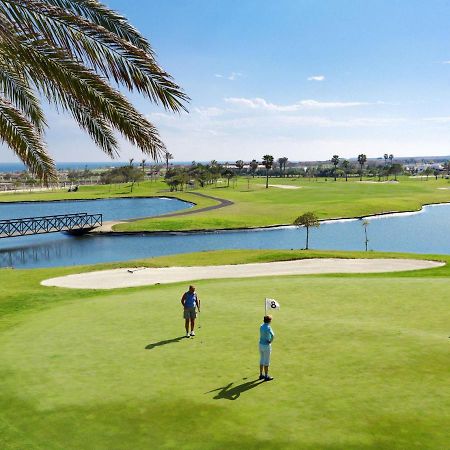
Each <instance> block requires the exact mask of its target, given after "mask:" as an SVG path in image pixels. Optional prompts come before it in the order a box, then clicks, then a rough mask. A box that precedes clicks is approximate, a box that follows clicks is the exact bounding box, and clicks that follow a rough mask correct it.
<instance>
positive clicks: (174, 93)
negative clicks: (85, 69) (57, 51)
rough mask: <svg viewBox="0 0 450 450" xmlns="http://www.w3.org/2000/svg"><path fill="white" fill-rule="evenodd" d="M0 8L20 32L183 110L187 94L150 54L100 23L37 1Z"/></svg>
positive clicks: (19, 0) (14, 0) (18, 0)
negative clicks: (36, 36)
mask: <svg viewBox="0 0 450 450" xmlns="http://www.w3.org/2000/svg"><path fill="white" fill-rule="evenodd" d="M2 3H4V4H5V5H4V6H3V8H2ZM0 11H1V12H3V13H4V14H5V15H6V16H7V17H8V18H9V19H10V20H11V23H12V24H14V25H15V26H17V25H18V26H19V27H20V29H21V30H22V32H24V33H26V34H28V35H30V34H38V35H42V36H43V37H45V38H46V39H47V40H48V41H49V42H52V43H53V45H55V46H57V47H62V48H65V49H66V50H67V51H69V52H70V53H71V54H72V55H74V56H76V57H78V58H80V59H82V60H84V61H85V62H86V60H87V62H88V63H89V64H90V65H91V66H92V67H93V68H94V69H95V70H99V71H100V72H101V73H102V74H103V75H104V76H106V77H110V76H112V77H113V79H114V80H115V81H116V82H118V83H124V84H125V85H126V86H127V88H128V89H129V90H133V88H136V89H137V90H138V91H139V92H141V93H143V94H144V95H146V96H148V97H149V98H150V99H151V100H152V101H154V102H157V103H159V102H160V103H161V104H162V105H163V106H164V107H165V108H166V109H170V110H173V111H180V110H182V109H186V108H185V106H184V105H183V102H185V101H187V100H188V97H187V96H186V94H184V92H182V90H181V88H179V86H177V85H176V84H175V83H174V82H173V81H172V79H171V77H170V75H168V74H167V73H166V72H164V71H163V70H162V69H161V68H160V67H159V66H158V65H157V63H156V62H155V60H154V58H153V56H152V55H151V54H149V53H147V52H145V51H144V50H142V49H140V48H138V47H136V46H135V45H133V44H132V43H130V42H128V41H126V40H124V39H121V38H120V37H119V36H117V35H116V34H114V33H113V32H111V31H109V30H107V29H106V28H104V27H103V26H100V25H97V24H95V23H92V22H90V21H89V20H86V19H85V18H83V17H81V16H77V15H75V14H73V13H71V12H70V11H66V10H64V9H62V8H59V7H55V6H52V5H48V4H46V3H44V2H42V1H37V0H3V1H2V2H1V3H0Z"/></svg>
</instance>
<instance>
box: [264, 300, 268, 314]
mask: <svg viewBox="0 0 450 450" xmlns="http://www.w3.org/2000/svg"><path fill="white" fill-rule="evenodd" d="M264 316H267V298H265V299H264Z"/></svg>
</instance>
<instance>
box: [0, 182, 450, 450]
mask: <svg viewBox="0 0 450 450" xmlns="http://www.w3.org/2000/svg"><path fill="white" fill-rule="evenodd" d="M423 184H425V183H423ZM304 257H309V258H310V257H351V258H354V257H360V258H364V257H371V258H374V257H408V258H426V259H435V260H440V261H444V262H446V263H447V265H446V266H444V267H440V268H435V269H429V270H423V271H412V272H402V273H392V274H389V273H387V274H373V275H362V274H358V275H316V276H283V277H261V278H246V279H224V280H220V279H218V280H204V281H199V282H198V283H196V286H197V291H198V294H199V297H200V299H201V300H202V312H201V316H200V319H199V326H200V328H199V329H198V330H197V336H196V337H195V338H191V339H186V338H183V337H182V336H183V335H184V326H183V325H184V323H183V319H182V317H181V313H182V311H181V305H180V297H181V295H182V293H183V292H184V291H185V290H186V288H187V286H186V283H182V284H180V283H178V284H168V285H156V286H149V287H144V288H128V289H118V290H112V291H107V290H103V291H102V290H74V289H61V288H49V287H43V286H41V285H40V284H39V283H40V281H42V280H44V279H47V278H50V277H55V276H62V275H65V274H70V273H77V272H82V271H89V270H94V269H95V270H99V269H105V268H114V267H120V266H123V267H130V266H136V267H138V266H141V265H145V266H148V267H159V266H160V267H166V266H174V265H178V266H182V265H209V264H226V263H228V264H236V263H248V262H266V261H276V260H289V259H295V258H304ZM449 262H450V257H448V256H445V257H444V256H432V255H428V256H424V255H410V254H408V255H395V254H385V253H374V252H370V253H356V252H352V253H350V252H325V251H323V252H318V251H316V252H314V251H310V252H305V251H281V250H280V251H248V250H246V251H220V252H203V253H197V254H191V255H176V256H171V257H161V258H154V259H150V260H147V261H135V262H133V263H132V264H130V263H128V264H127V263H124V264H104V265H97V266H91V267H72V268H59V269H34V270H14V269H0V279H1V280H2V282H1V283H0V314H1V316H0V317H1V319H0V360H1V362H2V364H1V368H0V370H1V378H0V380H1V381H0V383H1V390H0V436H1V437H0V441H1V447H2V448H5V449H62V448H64V449H79V448H92V449H124V448H129V449H144V448H167V449H199V448H201V449H223V448H233V449H234V448H235V449H253V448H254V449H261V448H271V449H273V448H280V449H300V448H301V449H333V450H334V449H418V450H419V449H420V450H423V449H444V448H447V447H448V442H449V438H450V434H449V431H448V423H449V419H450V413H449V411H450V400H449V396H448V388H449V384H448V335H449V333H448V331H449V330H448V280H449V276H450V266H448V263H449ZM130 276H132V275H130ZM192 278H193V280H195V273H193V274H192ZM266 296H268V297H273V298H275V299H277V300H278V301H279V303H280V304H281V310H280V311H277V312H275V313H274V319H273V323H272V326H273V329H274V330H275V333H276V340H275V342H274V344H273V356H272V364H271V374H272V376H274V377H275V380H274V381H272V382H258V381H256V378H257V375H258V374H259V372H258V362H259V361H258V351H257V342H258V332H259V330H258V328H259V325H260V323H261V320H262V316H263V314H264V306H263V305H264V297H266Z"/></svg>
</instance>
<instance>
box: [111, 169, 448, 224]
mask: <svg viewBox="0 0 450 450" xmlns="http://www.w3.org/2000/svg"><path fill="white" fill-rule="evenodd" d="M270 182H271V183H273V184H277V183H279V184H290V185H294V186H298V187H299V189H280V188H276V187H271V188H269V189H265V187H264V185H263V179H254V180H252V184H251V185H250V190H248V188H247V181H246V180H245V179H240V180H239V182H238V183H237V186H236V187H235V188H233V187H230V188H226V187H217V188H215V187H208V188H205V189H201V190H198V192H202V193H205V194H208V195H212V196H215V197H221V198H224V199H227V200H231V201H233V202H234V205H231V206H228V207H226V208H222V209H217V210H213V211H208V212H202V213H199V214H196V215H195V216H185V217H183V216H180V217H170V218H166V219H161V218H160V219H147V220H140V221H137V222H131V223H126V224H120V225H117V226H116V227H115V228H114V229H115V230H118V231H142V230H193V229H212V228H241V227H258V226H270V225H283V224H292V222H293V221H294V219H295V218H296V217H298V216H299V215H301V214H303V213H304V212H306V211H313V212H315V213H316V214H317V215H318V216H319V218H320V219H329V218H339V217H360V216H365V215H369V214H376V213H382V212H389V211H408V210H418V209H420V208H421V206H422V205H424V204H427V203H439V202H450V190H449V189H438V188H448V187H450V184H449V182H448V180H442V179H438V180H437V181H436V180H434V178H433V179H431V178H430V179H429V181H422V180H421V179H409V178H406V177H404V178H402V179H401V181H400V182H399V183H377V182H373V183H360V182H359V181H356V180H353V181H349V182H347V183H346V182H345V181H338V182H334V181H331V180H329V181H327V182H325V181H323V180H319V181H309V180H307V179H306V180H305V179H300V180H299V179H288V180H285V179H283V180H280V179H272V180H271V181H270ZM194 201H195V200H194Z"/></svg>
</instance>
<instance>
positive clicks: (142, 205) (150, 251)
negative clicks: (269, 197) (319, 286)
mask: <svg viewBox="0 0 450 450" xmlns="http://www.w3.org/2000/svg"><path fill="white" fill-rule="evenodd" d="M189 206H191V205H190V204H186V203H184V202H181V201H179V200H175V199H155V198H153V199H109V200H94V201H81V202H41V203H36V204H34V203H31V202H29V203H26V204H23V203H15V204H6V203H3V204H0V218H17V217H25V216H23V215H21V214H18V213H19V212H20V211H21V208H24V209H22V211H26V213H27V214H26V216H28V217H30V216H34V215H49V214H61V213H66V212H89V213H97V212H101V213H103V214H105V216H104V220H113V219H125V218H130V217H143V216H154V215H159V214H163V213H164V212H171V211H175V210H178V209H182V208H186V207H189ZM368 220H369V225H368V228H367V231H368V239H369V245H368V247H369V249H370V250H376V251H393V252H413V253H434V254H450V239H449V236H450V204H443V205H433V206H427V207H425V208H424V209H423V210H422V211H421V212H417V213H402V214H392V215H385V216H376V217H371V218H368ZM305 236H306V231H305V230H304V229H303V228H300V229H298V228H296V227H279V228H269V229H258V230H248V231H247V230H246V231H225V232H209V233H176V234H157V235H145V234H136V235H131V236H130V235H126V236H117V235H115V236H92V235H85V236H80V237H73V236H69V235H66V234H64V233H52V234H47V235H38V236H23V237H16V238H7V239H0V267H16V268H31V267H54V266H67V265H79V264H92V263H100V262H112V261H125V260H130V259H138V258H148V257H152V256H160V255H169V254H175V253H187V252H195V251H205V250H219V249H242V248H249V249H265V248H269V249H277V248H278V249H291V248H303V247H304V246H305ZM364 239H365V238H364V227H363V226H362V221H361V220H358V219H349V220H342V221H327V222H322V224H321V226H320V228H317V229H311V230H310V248H314V249H333V250H364Z"/></svg>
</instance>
